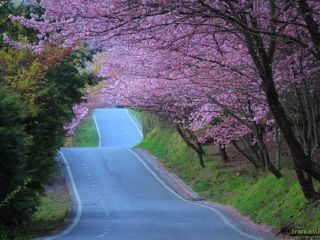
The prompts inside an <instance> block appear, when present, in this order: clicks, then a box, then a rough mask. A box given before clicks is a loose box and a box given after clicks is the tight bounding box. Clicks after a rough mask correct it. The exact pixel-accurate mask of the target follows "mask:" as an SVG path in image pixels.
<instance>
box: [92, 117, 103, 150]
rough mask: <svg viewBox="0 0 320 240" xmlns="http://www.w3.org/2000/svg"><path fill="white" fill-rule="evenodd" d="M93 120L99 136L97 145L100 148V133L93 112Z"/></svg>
mask: <svg viewBox="0 0 320 240" xmlns="http://www.w3.org/2000/svg"><path fill="white" fill-rule="evenodd" d="M93 120H94V123H95V125H96V129H97V132H98V137H99V144H98V147H99V148H101V135H100V130H99V126H98V123H97V119H96V115H95V114H93Z"/></svg>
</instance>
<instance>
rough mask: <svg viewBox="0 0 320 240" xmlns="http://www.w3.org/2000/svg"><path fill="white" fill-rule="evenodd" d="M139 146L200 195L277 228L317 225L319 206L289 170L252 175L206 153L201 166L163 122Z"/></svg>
mask: <svg viewBox="0 0 320 240" xmlns="http://www.w3.org/2000/svg"><path fill="white" fill-rule="evenodd" d="M140 147H142V148H144V149H146V150H148V151H149V152H151V153H152V154H154V155H156V156H157V157H158V158H159V160H160V161H162V162H163V163H164V164H165V166H166V167H167V168H169V169H170V170H171V171H173V172H175V173H176V174H177V175H178V176H179V177H181V178H182V179H183V180H184V181H185V182H187V183H188V184H190V185H191V186H192V188H193V189H194V190H195V191H196V192H198V193H199V194H200V195H201V196H202V197H204V198H206V199H209V200H212V201H214V202H218V203H223V204H229V205H232V206H233V207H235V208H236V209H238V210H239V211H240V212H241V213H243V214H245V215H248V216H250V217H251V218H252V219H254V220H255V221H257V222H261V223H266V224H269V225H272V226H274V227H277V228H280V227H282V226H284V225H287V224H295V225H296V226H299V227H303V228H306V229H319V228H320V208H319V207H316V206H311V205H310V204H308V203H307V202H306V200H305V198H304V196H303V194H302V193H301V190H300V187H299V184H298V183H297V180H296V178H295V174H294V172H293V171H292V170H286V171H284V177H283V178H282V179H276V178H275V177H274V176H273V175H271V174H262V175H260V176H258V177H255V178H253V177H252V176H251V174H250V172H237V171H236V170H230V169H229V170H228V169H225V168H221V166H220V165H221V164H220V163H219V162H218V161H215V160H214V159H212V158H210V157H208V156H205V163H206V168H201V167H199V166H198V165H199V164H198V162H197V156H196V154H195V152H194V151H192V150H190V149H189V148H188V147H187V146H186V144H185V143H184V141H183V140H182V139H181V138H180V136H179V135H178V133H177V132H175V131H174V130H173V128H172V127H170V126H169V125H168V124H165V123H163V122H161V123H159V124H157V125H156V126H155V127H154V128H153V130H152V131H150V132H149V133H148V134H147V135H146V138H145V139H144V141H143V142H142V143H141V145H140Z"/></svg>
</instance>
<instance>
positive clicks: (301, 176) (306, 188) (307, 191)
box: [295, 164, 319, 200]
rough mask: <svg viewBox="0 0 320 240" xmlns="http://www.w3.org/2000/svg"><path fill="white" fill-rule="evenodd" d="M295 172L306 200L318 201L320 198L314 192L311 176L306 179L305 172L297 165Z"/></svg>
mask: <svg viewBox="0 0 320 240" xmlns="http://www.w3.org/2000/svg"><path fill="white" fill-rule="evenodd" d="M295 171H296V174H297V177H298V181H299V184H300V187H301V190H302V192H303V194H304V196H305V198H306V199H308V200H313V199H317V198H318V197H319V195H318V194H317V193H316V191H315V190H314V186H313V182H312V178H311V177H310V175H309V174H308V176H307V177H306V176H305V173H304V172H303V170H302V169H301V168H299V166H298V165H296V164H295Z"/></svg>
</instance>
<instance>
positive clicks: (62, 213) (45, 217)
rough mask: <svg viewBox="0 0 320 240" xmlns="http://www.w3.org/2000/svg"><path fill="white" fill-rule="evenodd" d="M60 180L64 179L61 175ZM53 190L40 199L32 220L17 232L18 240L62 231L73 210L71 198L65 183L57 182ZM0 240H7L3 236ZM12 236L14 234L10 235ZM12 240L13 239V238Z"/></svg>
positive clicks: (26, 239) (29, 239)
mask: <svg viewBox="0 0 320 240" xmlns="http://www.w3.org/2000/svg"><path fill="white" fill-rule="evenodd" d="M59 178H62V176H61V175H59ZM50 188H51V189H52V190H51V191H47V193H46V194H45V195H44V196H42V197H41V198H40V205H39V206H38V208H37V210H36V212H35V213H34V214H33V216H32V220H31V221H30V222H29V223H27V224H26V225H25V226H24V227H22V228H20V229H16V230H15V234H14V235H16V237H15V238H14V239H16V240H31V239H34V238H35V237H39V236H42V235H48V234H50V233H54V232H56V231H58V230H59V229H61V227H62V226H63V224H64V221H65V219H66V218H68V216H69V214H70V209H71V198H70V195H69V192H68V190H67V187H66V185H65V182H64V181H62V180H59V181H55V182H54V184H53V186H52V187H50ZM8 233H9V231H6V233H0V240H7V238H6V237H4V236H1V235H2V234H4V235H7V234H8ZM9 235H12V234H9ZM11 239H12V238H11Z"/></svg>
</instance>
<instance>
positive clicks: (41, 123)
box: [0, 47, 92, 228]
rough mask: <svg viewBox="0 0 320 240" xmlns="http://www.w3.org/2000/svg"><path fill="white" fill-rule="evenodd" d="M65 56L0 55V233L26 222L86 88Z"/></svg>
mask: <svg viewBox="0 0 320 240" xmlns="http://www.w3.org/2000/svg"><path fill="white" fill-rule="evenodd" d="M68 51H69V50H60V49H56V48H52V47H48V48H47V49H46V51H45V52H44V53H43V54H42V55H35V54H33V53H31V52H29V51H28V50H15V49H10V48H9V49H0V63H1V65H0V84H1V88H0V113H1V114H0V144H1V145H0V156H1V157H0V203H1V202H5V203H6V204H4V205H3V206H1V207H0V228H1V227H4V225H12V226H20V225H22V224H24V223H25V222H26V221H29V220H30V219H31V217H32V214H33V212H34V211H35V209H36V206H37V205H38V202H39V197H40V195H41V193H42V192H43V190H44V186H45V185H47V184H48V183H50V180H51V175H52V172H54V167H55V164H54V159H55V156H56V152H57V149H58V148H59V147H60V146H61V145H62V142H63V136H64V130H63V126H64V124H65V122H66V121H68V120H70V119H71V118H72V115H73V112H72V106H73V105H74V104H76V103H78V102H80V101H81V97H82V93H81V88H83V87H84V86H85V85H86V84H88V83H91V82H92V79H91V78H90V75H88V74H86V73H85V72H80V70H79V69H80V67H81V66H82V63H81V61H80V60H78V59H77V57H78V55H77V54H73V53H72V54H70V52H68ZM26 179H31V181H30V182H28V184H24V183H25V181H26ZM9 200H10V201H9Z"/></svg>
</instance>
